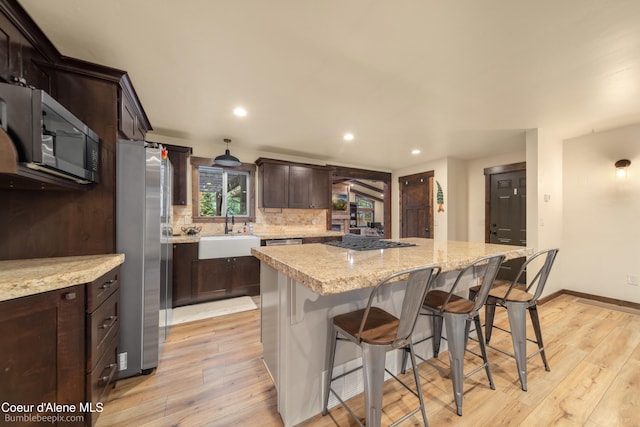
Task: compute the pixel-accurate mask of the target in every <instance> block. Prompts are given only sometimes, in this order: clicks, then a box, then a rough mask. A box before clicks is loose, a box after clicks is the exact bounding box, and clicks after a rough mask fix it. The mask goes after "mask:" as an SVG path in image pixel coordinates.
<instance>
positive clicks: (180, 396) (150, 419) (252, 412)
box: [97, 295, 640, 427]
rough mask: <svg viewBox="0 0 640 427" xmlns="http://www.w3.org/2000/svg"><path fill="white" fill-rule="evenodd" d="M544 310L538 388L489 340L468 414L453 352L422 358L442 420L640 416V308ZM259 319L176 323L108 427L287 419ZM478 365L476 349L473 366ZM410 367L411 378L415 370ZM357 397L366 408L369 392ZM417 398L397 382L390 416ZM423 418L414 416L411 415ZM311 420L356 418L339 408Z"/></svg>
mask: <svg viewBox="0 0 640 427" xmlns="http://www.w3.org/2000/svg"><path fill="white" fill-rule="evenodd" d="M539 312H540V316H541V324H542V332H543V337H544V340H545V347H546V349H547V358H548V360H549V365H550V367H551V371H550V372H547V371H545V370H544V367H543V365H542V361H541V360H540V357H539V356H534V357H533V358H532V359H530V360H529V363H528V369H529V373H528V389H529V391H527V392H524V391H522V390H521V389H520V383H519V381H518V376H517V373H516V367H515V361H514V360H513V359H512V358H509V357H507V356H505V355H503V354H502V353H500V352H497V351H494V350H489V358H490V361H491V366H492V371H493V377H494V381H495V385H496V390H491V389H490V388H489V384H488V382H487V379H486V376H485V375H484V371H482V372H479V373H476V374H475V375H473V376H472V377H470V378H468V379H467V380H465V384H464V404H463V416H462V417H459V416H457V415H456V413H455V404H454V403H453V393H452V386H451V381H450V379H449V377H448V356H447V354H446V353H443V354H441V355H440V357H439V358H438V359H431V360H430V361H429V362H428V363H422V364H421V365H420V366H419V370H420V377H421V381H422V388H423V391H424V395H425V401H426V409H427V417H428V419H429V423H430V425H431V426H432V427H438V426H498V425H500V426H503V425H504V426H542V425H544V426H587V427H605V426H607V427H608V426H624V427H628V426H640V313H639V312H638V311H636V310H632V309H628V308H624V309H623V308H620V307H617V306H613V305H609V304H593V303H591V302H590V301H586V300H583V299H581V298H578V297H575V296H570V295H561V296H559V297H557V298H554V299H552V300H551V301H549V302H547V303H545V304H544V305H542V306H540V307H539ZM259 319H260V318H259V310H253V311H248V312H243V313H237V314H231V315H227V316H222V317H217V318H214V319H208V320H202V321H197V322H192V323H187V324H183V325H177V326H175V327H173V329H172V330H171V333H170V335H169V339H168V341H167V343H165V345H164V347H163V349H162V353H161V358H160V363H159V366H158V369H157V370H156V371H154V372H153V373H152V374H150V375H147V376H140V377H135V378H130V379H126V380H121V381H119V382H118V384H117V386H116V388H115V389H114V390H113V391H112V392H111V394H110V396H109V399H108V401H107V402H105V409H104V412H103V413H102V414H101V415H100V418H99V419H98V423H97V426H98V427H105V426H254V425H260V426H281V425H282V421H281V419H280V416H279V415H278V412H277V397H276V391H275V388H274V386H273V383H272V381H271V378H270V376H269V374H268V372H267V370H266V368H265V367H264V365H263V363H262V360H261V355H262V346H261V344H260V335H259V334H260V320H259ZM496 324H498V325H502V326H503V327H506V326H507V319H506V315H505V313H504V310H499V311H498V312H497V313H496ZM529 334H530V335H529V336H533V333H532V332H531V331H529ZM491 343H492V345H494V346H496V347H499V348H502V349H505V350H509V351H510V350H511V341H510V337H509V335H508V334H506V333H504V332H501V331H498V330H494V335H493V337H492V340H491ZM471 346H472V347H473V346H476V348H477V343H473V344H471ZM533 347H534V345H533V344H531V351H532V350H533ZM475 364H477V362H476V360H475V358H474V357H473V356H469V357H468V358H467V360H466V361H465V371H466V372H469V371H470V370H472V369H473V366H474V365H475ZM404 377H405V378H406V379H407V383H409V384H412V380H411V378H412V374H411V372H409V373H407V374H406V375H405V376H404ZM349 403H350V404H351V406H352V408H353V409H354V410H355V412H356V413H357V414H359V415H360V416H362V415H363V404H364V402H363V399H362V397H361V396H357V397H355V398H353V399H352V400H351V401H350V402H349ZM416 404H417V399H416V398H415V397H414V396H413V395H411V394H409V393H408V392H407V391H406V390H405V389H403V388H402V387H401V386H399V385H398V384H397V383H396V382H395V381H393V380H390V381H388V382H387V383H386V384H385V395H384V405H385V406H384V414H383V425H388V424H389V423H390V422H391V421H392V420H393V419H396V418H398V417H399V416H400V415H402V414H403V413H404V411H406V410H407V409H412V408H413V407H415V405H416ZM421 424H422V423H421V419H420V418H419V417H413V418H411V419H410V420H408V421H406V422H405V423H404V424H403V425H421ZM305 425H306V426H314V427H315V426H323V427H324V426H353V425H357V424H356V423H355V421H354V420H353V419H351V418H350V416H349V415H348V414H347V413H346V411H345V410H344V409H342V407H340V406H338V407H335V408H333V409H332V410H331V411H330V413H329V415H327V416H325V417H322V416H317V417H314V418H313V419H311V420H309V421H308V422H306V423H305Z"/></svg>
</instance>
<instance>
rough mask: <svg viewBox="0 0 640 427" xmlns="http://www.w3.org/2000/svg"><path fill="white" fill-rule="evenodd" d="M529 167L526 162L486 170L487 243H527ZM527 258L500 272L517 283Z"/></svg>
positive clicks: (503, 267)
mask: <svg viewBox="0 0 640 427" xmlns="http://www.w3.org/2000/svg"><path fill="white" fill-rule="evenodd" d="M526 167H527V165H526V163H525V162H522V163H514V164H510V165H503V166H495V167H491V168H486V169H485V170H484V174H485V182H486V189H485V198H486V202H487V203H486V206H487V207H486V212H485V241H486V242H487V243H497V244H501V245H514V246H526V244H527V169H526ZM523 262H524V258H519V259H515V260H511V261H507V262H505V263H504V264H503V265H502V266H501V268H500V271H499V273H498V278H499V279H502V280H514V279H515V276H516V275H517V274H518V271H519V270H520V267H521V266H522V263H523Z"/></svg>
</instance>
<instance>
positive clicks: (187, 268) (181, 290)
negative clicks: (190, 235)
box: [171, 243, 198, 307]
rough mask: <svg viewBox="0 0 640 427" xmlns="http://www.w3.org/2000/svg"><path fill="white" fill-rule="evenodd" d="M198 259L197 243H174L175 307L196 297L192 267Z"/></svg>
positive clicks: (173, 289) (173, 288)
mask: <svg viewBox="0 0 640 427" xmlns="http://www.w3.org/2000/svg"><path fill="white" fill-rule="evenodd" d="M197 261H198V244H197V243H175V244H174V245H173V271H172V276H171V278H172V292H173V294H172V295H173V307H179V306H182V305H187V304H190V303H191V302H192V301H193V298H194V291H193V289H194V287H193V284H192V269H195V263H196V262H197Z"/></svg>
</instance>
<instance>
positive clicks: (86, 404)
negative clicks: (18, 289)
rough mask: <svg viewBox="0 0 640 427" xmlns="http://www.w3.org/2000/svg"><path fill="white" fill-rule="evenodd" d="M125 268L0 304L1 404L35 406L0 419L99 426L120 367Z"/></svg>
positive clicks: (2, 421)
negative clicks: (122, 275) (121, 289)
mask: <svg viewBox="0 0 640 427" xmlns="http://www.w3.org/2000/svg"><path fill="white" fill-rule="evenodd" d="M119 272H120V268H119V267H117V268H115V269H113V270H111V271H109V272H108V273H106V274H105V275H103V276H101V277H99V278H98V279H96V280H94V281H93V282H90V283H87V284H82V285H77V286H70V287H67V288H63V289H59V290H55V291H50V292H45V293H41V294H35V295H31V296H26V297H22V298H17V299H13V300H9V301H3V302H0V337H2V349H1V350H0V403H3V402H7V404H9V405H34V406H33V408H29V407H27V410H22V411H17V412H10V413H6V412H3V411H0V416H1V417H2V418H1V419H0V425H5V423H6V424H7V425H12V426H14V425H16V426H22V425H24V426H27V425H29V426H31V425H61V426H62V425H64V426H82V425H87V426H91V425H93V424H95V422H96V419H97V417H98V416H99V415H100V412H102V408H103V403H104V401H105V400H106V397H107V394H108V392H109V390H110V389H111V388H112V387H113V384H114V382H115V379H116V375H115V374H116V373H117V370H118V354H117V353H118V337H119V331H120V322H119V304H120V292H119V281H118V278H119V277H118V276H119ZM56 404H57V405H63V406H61V407H60V408H62V410H58V411H57V412H56V409H55V407H53V406H52V405H56ZM38 405H41V408H40V409H42V410H39V408H38ZM47 405H49V406H47ZM14 415H15V416H31V415H32V416H34V417H37V416H38V415H40V416H59V418H58V419H57V421H55V422H51V421H50V420H51V419H48V420H46V419H45V420H44V421H43V420H40V421H39V420H38V419H33V418H32V419H24V420H23V419H17V418H16V419H13V418H8V419H7V418H6V416H10V417H13V416H14Z"/></svg>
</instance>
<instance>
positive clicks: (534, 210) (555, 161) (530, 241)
mask: <svg viewBox="0 0 640 427" xmlns="http://www.w3.org/2000/svg"><path fill="white" fill-rule="evenodd" d="M526 144H527V148H526V149H527V246H528V247H530V248H533V250H534V251H539V250H543V249H551V248H560V255H559V256H558V257H557V258H556V261H555V264H554V266H553V270H552V271H551V275H550V276H549V280H548V282H547V285H546V287H545V290H544V295H549V294H552V293H554V292H556V291H559V290H561V289H565V288H566V286H565V282H564V277H563V271H564V269H565V261H564V258H563V256H562V254H563V252H564V250H563V247H564V246H563V242H564V237H563V235H564V231H563V216H562V213H563V206H564V203H563V184H562V183H563V171H562V158H563V153H562V145H563V142H562V140H561V139H560V138H558V137H557V136H556V135H555V134H554V133H553V132H552V131H550V130H548V129H537V130H534V131H528V132H527V136H526ZM530 159H531V162H530V161H529V160H530ZM530 163H531V165H533V164H534V163H535V168H534V167H530ZM534 189H535V190H534Z"/></svg>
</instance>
